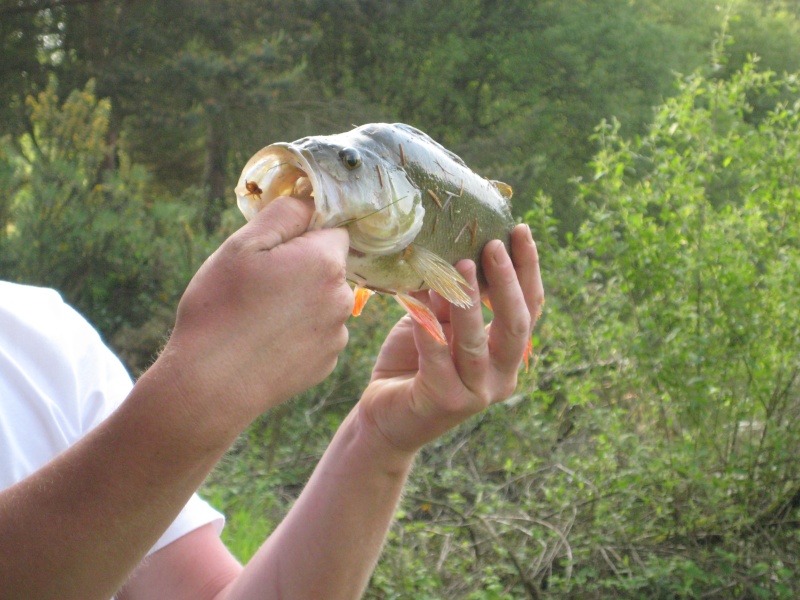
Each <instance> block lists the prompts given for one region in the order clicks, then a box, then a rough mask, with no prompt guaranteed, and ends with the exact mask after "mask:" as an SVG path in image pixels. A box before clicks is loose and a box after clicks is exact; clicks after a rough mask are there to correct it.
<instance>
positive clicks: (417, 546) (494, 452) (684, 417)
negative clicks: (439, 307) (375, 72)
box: [209, 61, 800, 599]
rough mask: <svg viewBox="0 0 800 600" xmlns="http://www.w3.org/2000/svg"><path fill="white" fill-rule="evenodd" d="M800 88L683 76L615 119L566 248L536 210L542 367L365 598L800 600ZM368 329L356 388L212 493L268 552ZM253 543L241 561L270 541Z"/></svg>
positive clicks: (444, 471)
mask: <svg viewBox="0 0 800 600" xmlns="http://www.w3.org/2000/svg"><path fill="white" fill-rule="evenodd" d="M796 84H797V81H796V78H795V77H794V76H786V77H781V78H779V77H776V76H775V75H773V74H771V73H769V72H765V71H759V70H758V69H756V65H755V62H754V61H751V62H749V63H747V64H746V65H745V66H744V67H743V68H742V69H741V70H740V71H738V72H737V73H735V74H734V75H733V76H731V77H730V78H729V79H726V80H721V79H714V78H709V77H707V76H704V75H702V74H701V73H700V72H698V73H694V74H692V75H691V76H689V77H686V78H682V79H680V81H679V89H678V93H677V95H676V96H675V97H674V98H672V99H669V100H667V101H666V102H665V103H664V104H663V105H662V106H661V107H659V108H658V110H657V111H656V113H655V118H654V120H653V123H652V124H651V126H650V128H649V130H648V132H647V133H646V135H644V136H643V137H641V138H635V139H629V138H626V137H624V136H622V135H620V133H619V128H618V126H617V125H615V124H613V123H612V124H609V123H603V124H602V125H601V126H600V127H599V128H598V129H597V135H596V140H597V143H598V144H599V151H598V153H597V155H596V157H595V160H594V162H593V164H592V168H593V170H594V173H595V176H594V177H593V178H592V179H591V180H590V181H587V182H584V183H582V184H581V185H580V188H579V191H580V201H581V202H582V203H583V204H584V210H585V211H586V214H587V215H588V218H587V220H586V222H585V224H584V226H583V227H582V228H581V230H580V231H579V232H578V233H577V235H576V236H575V237H574V238H573V239H572V240H571V242H570V244H569V245H568V246H566V247H563V248H559V247H557V245H556V244H555V235H554V223H553V221H552V216H551V210H550V206H549V201H548V199H547V198H546V197H543V196H542V197H539V198H538V205H539V206H538V207H537V210H535V211H532V212H531V213H530V215H529V217H530V220H531V223H532V224H533V226H534V229H535V230H536V231H537V232H538V233H540V234H541V239H542V243H541V244H540V250H541V252H542V258H543V261H544V273H545V281H546V285H547V288H548V292H549V298H548V305H547V311H546V314H545V317H544V320H543V322H542V323H541V325H540V327H539V329H538V331H537V337H536V340H535V343H536V347H537V348H539V349H540V350H541V352H540V357H539V363H538V365H537V367H536V368H535V369H533V370H532V371H531V373H529V374H527V375H523V376H522V381H521V385H520V388H519V390H520V391H519V392H518V394H517V395H515V396H514V397H512V398H510V399H509V400H508V401H506V402H505V403H503V404H501V405H499V406H496V407H494V408H493V409H491V410H490V411H488V412H487V413H485V414H482V415H480V416H478V417H476V418H475V419H473V420H472V421H470V422H468V423H467V424H465V425H464V426H462V427H461V428H459V429H457V430H455V431H453V432H451V433H450V434H449V435H447V436H445V437H444V438H442V439H440V440H438V441H436V442H435V443H433V444H431V445H430V446H429V447H427V448H426V449H425V450H424V451H423V452H422V453H421V455H420V457H419V459H418V462H417V465H416V468H415V470H414V472H413V474H412V477H411V480H410V482H409V485H408V489H407V493H406V495H405V498H404V501H403V503H402V504H401V506H400V508H399V510H398V513H397V520H396V523H395V525H394V527H393V529H392V531H391V534H390V539H389V541H388V543H387V547H386V550H385V552H384V556H383V558H382V559H381V562H380V563H379V565H378V568H377V570H376V572H375V574H374V576H373V579H372V581H371V585H370V587H369V589H368V591H367V595H366V597H367V598H407V597H414V598H481V599H483V598H498V599H500V598H503V599H504V598H542V597H559V598H606V597H633V598H639V597H647V598H696V597H702V596H704V595H705V596H708V597H731V596H735V597H748V598H749V597H755V598H758V597H770V598H787V599H788V598H793V597H796V595H797V593H798V592H799V591H800V589H798V586H797V575H798V573H797V568H796V564H795V561H794V557H795V556H796V554H797V552H798V550H800V548H799V547H798V543H799V542H800V538H798V533H797V522H798V510H799V509H800V467H798V463H797V460H796V457H797V456H798V453H799V452H800V429H798V427H797V426H796V415H797V413H798V410H800V404H798V385H797V383H798V381H797V377H798V373H800V363H798V358H797V357H798V355H800V352H798V350H800V348H798V341H797V340H798V339H800V331H799V330H798V328H799V327H800V317H798V314H800V306H798V305H797V304H798V300H796V298H795V297H794V296H795V295H794V294H793V285H792V284H793V282H795V281H797V279H798V276H800V272H798V268H800V260H798V259H800V245H799V244H800V235H799V234H800V229H798V227H800V220H798V219H797V215H796V210H797V209H796V206H797V200H798V198H797V193H798V191H797V185H796V181H795V177H796V175H795V172H796V167H795V165H796V153H797V152H798V150H799V149H800V103H797V102H795V103H790V104H787V103H785V102H782V101H781V100H780V99H781V98H783V97H787V96H791V95H795V96H796V93H797V89H796ZM767 98H773V99H775V101H776V103H775V104H773V107H772V109H770V110H768V111H764V112H763V115H762V116H761V117H759V118H756V115H755V114H754V103H755V102H757V103H758V105H759V106H763V105H764V101H765V99H767ZM373 308H374V307H373V306H372V305H370V306H369V307H368V308H367V311H366V312H365V316H366V317H367V318H370V317H369V314H370V312H369V311H371V310H372V309H373ZM379 308H380V306H379ZM361 318H362V319H363V318H364V317H361ZM372 318H375V314H374V313H373V317H372ZM378 318H379V319H380V316H378ZM362 325H364V326H365V327H366V329H363V330H362V329H361V327H362ZM352 327H353V332H354V335H353V340H352V342H351V345H350V347H349V349H348V352H349V353H352V354H348V355H346V356H345V357H343V359H342V361H341V365H342V368H341V370H337V372H336V373H335V374H334V377H333V378H332V379H330V380H329V381H327V382H326V383H325V384H323V387H322V388H321V389H317V390H315V391H314V392H313V393H312V394H311V395H309V396H304V397H303V398H301V399H299V400H298V401H297V404H296V405H294V406H292V407H291V408H287V409H285V410H284V409H281V411H279V413H277V414H273V415H271V416H269V417H267V418H265V420H264V421H263V422H262V423H261V424H260V425H258V426H257V427H256V428H254V429H253V430H252V431H250V432H249V433H248V436H247V440H246V441H243V442H242V445H241V446H238V447H237V449H236V450H235V452H237V453H241V461H242V462H240V458H239V455H238V454H237V455H236V456H237V458H236V460H234V461H232V462H231V464H229V465H225V466H224V467H223V469H222V470H221V471H220V472H218V473H217V474H216V475H215V477H214V478H213V479H212V482H211V484H210V488H209V489H210V491H211V493H212V495H219V494H220V493H221V492H220V490H226V489H228V487H227V486H229V485H230V484H231V482H232V481H242V482H243V485H245V486H247V489H251V490H252V489H255V488H254V487H253V486H263V489H262V490H261V491H260V492H257V493H255V494H241V493H238V490H239V489H240V488H238V487H236V486H234V490H236V491H235V492H234V494H235V495H236V499H235V500H233V501H232V502H231V504H230V506H231V508H232V510H233V514H234V515H238V514H239V511H244V512H243V513H242V514H246V513H247V511H248V510H250V509H248V508H245V505H247V506H250V507H252V508H253V513H251V514H254V515H260V516H256V517H254V518H255V519H256V520H255V524H256V525H255V530H254V531H257V532H258V533H259V535H260V533H261V523H270V524H274V523H277V522H278V521H279V520H280V518H281V515H282V511H283V510H287V509H288V507H289V506H290V504H291V501H292V499H293V498H294V497H296V494H297V493H299V491H300V489H301V487H302V483H303V481H305V479H306V478H307V476H308V474H309V472H310V469H311V468H312V466H313V465H314V464H315V462H316V458H317V457H318V455H319V453H321V452H322V450H323V448H324V446H325V444H326V443H327V440H328V438H329V436H330V434H331V433H332V431H333V429H334V428H335V426H336V424H337V423H338V421H339V420H340V419H341V417H342V415H343V414H344V411H345V410H347V409H348V408H349V407H350V403H351V401H352V399H354V398H355V397H357V394H358V391H359V389H360V386H361V385H362V384H363V380H360V379H359V376H358V373H359V372H361V369H362V368H363V369H366V367H367V365H368V364H369V363H370V362H371V360H370V359H371V357H372V355H373V353H374V352H375V351H376V349H375V348H374V344H375V340H376V339H380V338H381V337H382V336H380V335H377V336H376V335H375V332H374V329H372V327H373V325H371V324H369V322H362V321H354V322H353V325H352ZM359 356H361V357H363V358H364V361H363V365H358V361H359ZM354 364H355V365H356V366H355V368H354V369H353V370H352V371H349V370H347V365H354ZM362 377H363V375H362ZM320 398H321V399H322V400H320ZM342 402H343V404H340V403H342ZM292 430H294V431H301V432H303V433H302V434H301V435H299V436H297V435H294V436H292V435H291V434H290V433H289V431H292ZM248 448H250V450H249V451H248ZM256 457H260V458H259V459H256ZM270 457H271V458H270ZM255 460H260V464H261V465H262V466H263V465H264V462H265V461H266V463H267V464H268V465H271V466H270V468H269V469H268V470H267V471H259V470H258V467H255V466H254V465H255V464H256V463H254V462H253V461H255ZM241 464H249V465H250V467H249V470H248V473H249V475H248V476H247V477H244V476H242V478H241V479H233V480H231V479H230V476H231V473H235V472H236V470H235V467H234V465H241ZM254 475H258V476H254ZM248 481H249V482H251V483H247V482H248ZM256 482H257V483H256ZM259 489H261V488H259ZM250 497H253V498H257V499H258V500H257V502H258V507H255V502H249V501H248V500H247V498H250ZM262 501H264V504H261V502H262ZM276 506H279V507H282V508H281V509H279V510H276ZM238 522H239V517H235V519H234V523H233V524H234V526H235V527H238ZM234 537H235V538H239V539H241V540H243V548H242V555H243V556H244V557H246V556H247V555H248V553H249V551H250V550H249V548H251V540H253V539H254V536H253V535H250V534H249V533H247V532H246V531H241V532H240V533H239V534H237V535H234ZM252 547H254V545H253V546H252Z"/></svg>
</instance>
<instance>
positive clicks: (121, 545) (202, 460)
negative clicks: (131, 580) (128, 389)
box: [0, 378, 225, 600]
mask: <svg viewBox="0 0 800 600" xmlns="http://www.w3.org/2000/svg"><path fill="white" fill-rule="evenodd" d="M187 411H188V409H187V407H186V406H185V405H181V404H180V403H176V402H174V398H172V397H170V395H169V394H167V393H165V391H164V385H163V384H161V383H160V382H158V381H155V382H154V381H153V380H152V379H148V378H145V379H144V381H140V384H137V386H136V388H134V391H133V392H132V394H131V396H130V397H129V398H128V400H127V401H126V402H125V403H124V404H123V405H122V406H121V407H120V409H118V411H117V412H115V413H114V414H112V415H111V416H110V417H109V418H108V419H107V420H106V421H105V422H104V423H102V424H101V425H100V426H99V427H98V428H97V429H95V430H94V431H92V432H90V433H89V434H88V435H87V436H86V437H85V438H83V439H82V440H81V441H79V442H78V443H77V444H75V445H74V446H72V447H71V448H69V449H68V450H67V451H65V452H64V453H63V454H61V455H59V456H58V457H56V458H55V459H54V460H53V461H51V462H50V463H48V464H47V465H45V466H44V467H43V468H42V469H40V470H39V471H37V472H36V473H35V474H33V475H32V476H30V477H28V478H27V479H25V480H23V481H21V482H20V483H18V484H17V485H15V486H13V487H11V488H9V489H7V490H5V491H4V492H2V493H1V494H0V540H2V543H0V590H2V593H0V596H1V597H3V598H37V599H47V598H58V599H68V598H79V599H81V600H85V599H91V598H101V599H103V600H106V599H107V598H109V597H111V596H112V595H113V594H114V593H115V592H116V590H117V589H118V588H119V587H120V585H121V584H122V583H123V582H124V581H125V579H126V578H127V576H128V574H129V573H130V571H131V570H132V569H133V568H134V567H135V566H136V565H137V564H138V562H139V561H140V560H141V559H142V557H143V556H144V555H145V554H146V552H147V551H148V550H149V548H150V547H151V546H152V544H153V543H155V541H156V540H157V539H158V538H159V537H160V535H161V534H162V533H163V531H164V530H165V529H166V528H167V526H168V525H169V524H170V522H171V521H172V520H173V519H174V518H175V516H176V515H177V514H178V512H179V511H180V510H181V508H182V507H183V505H184V504H185V503H186V501H187V500H188V499H189V497H190V496H191V494H192V492H193V491H194V490H195V489H196V488H197V487H198V486H199V485H200V483H201V482H202V480H203V478H204V477H205V475H206V473H207V472H208V471H209V470H210V469H211V468H212V467H213V465H214V464H215V462H216V460H217V459H218V458H219V456H220V455H221V453H222V452H223V451H224V445H225V444H224V441H223V440H222V439H218V440H217V441H216V444H214V443H211V441H210V440H208V439H205V440H202V443H199V441H200V440H198V436H197V431H196V430H194V428H195V427H196V423H192V421H191V420H190V419H189V418H188V417H189V416H190V415H188V414H187Z"/></svg>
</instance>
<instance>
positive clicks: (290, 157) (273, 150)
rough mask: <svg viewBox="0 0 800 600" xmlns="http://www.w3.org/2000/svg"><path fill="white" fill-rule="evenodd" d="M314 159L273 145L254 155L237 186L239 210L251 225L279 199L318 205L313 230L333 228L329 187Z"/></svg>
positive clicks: (285, 145) (286, 145)
mask: <svg viewBox="0 0 800 600" xmlns="http://www.w3.org/2000/svg"><path fill="white" fill-rule="evenodd" d="M315 167H316V164H315V161H314V157H313V156H310V155H308V156H306V155H305V153H303V152H300V151H297V150H295V149H293V148H291V147H290V146H289V145H288V144H273V145H271V146H267V147H266V148H264V149H262V150H261V151H260V152H258V153H257V154H256V155H254V156H253V157H252V158H251V159H250V161H249V162H248V163H247V165H245V168H244V169H243V170H242V175H241V177H240V178H239V183H238V184H237V186H236V189H235V191H236V198H237V203H238V205H239V209H240V210H241V211H242V213H243V214H244V216H245V218H246V219H247V220H248V221H249V220H250V219H252V218H253V217H254V216H255V215H256V213H258V211H260V210H261V209H262V208H264V207H265V206H266V205H267V204H269V203H270V202H272V201H273V200H275V198H277V197H279V196H292V197H294V198H298V199H301V200H302V199H311V200H313V201H314V206H315V208H316V212H315V215H314V219H313V221H312V223H311V225H310V227H309V228H310V229H320V228H323V227H331V226H332V223H331V222H330V221H331V218H332V215H331V209H330V203H329V201H328V198H329V197H330V193H327V194H326V193H325V185H324V183H323V182H322V181H321V179H320V178H319V176H318V172H319V169H317V168H315Z"/></svg>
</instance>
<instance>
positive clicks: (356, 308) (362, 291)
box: [353, 285, 375, 317]
mask: <svg viewBox="0 0 800 600" xmlns="http://www.w3.org/2000/svg"><path fill="white" fill-rule="evenodd" d="M374 293H375V292H373V291H372V290H368V289H367V288H364V287H361V286H360V285H357V286H356V287H355V289H353V294H354V295H355V297H356V301H355V304H353V316H354V317H357V316H358V315H360V314H361V311H362V310H364V305H365V304H366V303H367V300H369V297H370V296H372V294H374Z"/></svg>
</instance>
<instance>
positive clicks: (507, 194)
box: [489, 179, 514, 200]
mask: <svg viewBox="0 0 800 600" xmlns="http://www.w3.org/2000/svg"><path fill="white" fill-rule="evenodd" d="M489 182H490V183H491V184H492V185H493V186H494V187H495V189H496V190H497V191H498V192H500V195H501V196H502V197H503V198H505V199H506V200H511V196H513V195H514V190H513V189H511V186H510V185H508V184H507V183H503V182H502V181H495V180H494V179H490V180H489Z"/></svg>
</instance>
